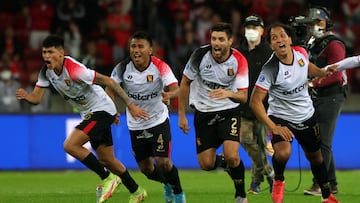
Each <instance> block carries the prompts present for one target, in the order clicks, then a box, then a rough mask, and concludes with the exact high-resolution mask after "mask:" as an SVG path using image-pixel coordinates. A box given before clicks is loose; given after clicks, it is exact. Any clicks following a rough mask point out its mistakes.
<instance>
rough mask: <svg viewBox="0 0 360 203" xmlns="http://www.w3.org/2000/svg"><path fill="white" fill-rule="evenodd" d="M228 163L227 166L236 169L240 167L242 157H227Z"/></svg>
mask: <svg viewBox="0 0 360 203" xmlns="http://www.w3.org/2000/svg"><path fill="white" fill-rule="evenodd" d="M226 162H227V164H228V165H229V166H230V167H232V168H234V167H236V166H238V165H239V163H240V157H239V156H230V157H227V158H226Z"/></svg>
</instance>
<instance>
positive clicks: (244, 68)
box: [232, 49, 249, 77]
mask: <svg viewBox="0 0 360 203" xmlns="http://www.w3.org/2000/svg"><path fill="white" fill-rule="evenodd" d="M232 54H233V55H234V57H235V58H236V61H237V63H238V69H237V73H236V75H239V76H246V77H248V71H249V70H248V62H247V60H246V58H245V56H244V55H242V54H241V53H240V51H238V50H236V49H232Z"/></svg>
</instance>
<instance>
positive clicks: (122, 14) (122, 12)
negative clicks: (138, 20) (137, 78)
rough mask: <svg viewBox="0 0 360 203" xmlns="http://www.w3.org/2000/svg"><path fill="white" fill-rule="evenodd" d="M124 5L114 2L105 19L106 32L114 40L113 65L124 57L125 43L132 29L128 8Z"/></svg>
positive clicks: (123, 2)
mask: <svg viewBox="0 0 360 203" xmlns="http://www.w3.org/2000/svg"><path fill="white" fill-rule="evenodd" d="M125 5H127V1H125V0H114V1H113V7H112V10H110V12H109V14H108V16H107V17H106V23H107V27H108V31H109V32H110V36H111V37H112V38H113V39H114V40H115V43H114V45H113V63H117V62H119V61H120V60H122V59H123V58H124V57H125V53H126V48H127V41H128V40H129V37H130V35H131V32H132V29H133V27H132V24H133V17H132V15H131V14H130V8H127V7H125Z"/></svg>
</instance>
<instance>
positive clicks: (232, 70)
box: [227, 68, 234, 76]
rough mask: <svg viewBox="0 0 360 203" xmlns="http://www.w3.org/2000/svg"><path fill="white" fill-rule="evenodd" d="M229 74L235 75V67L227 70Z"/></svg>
mask: <svg viewBox="0 0 360 203" xmlns="http://www.w3.org/2000/svg"><path fill="white" fill-rule="evenodd" d="M227 73H228V76H233V75H234V69H231V68H230V69H228V70H227Z"/></svg>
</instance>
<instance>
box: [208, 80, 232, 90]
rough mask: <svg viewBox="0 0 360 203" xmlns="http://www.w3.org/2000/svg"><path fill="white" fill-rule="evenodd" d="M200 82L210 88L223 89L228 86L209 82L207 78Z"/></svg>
mask: <svg viewBox="0 0 360 203" xmlns="http://www.w3.org/2000/svg"><path fill="white" fill-rule="evenodd" d="M202 82H203V84H204V85H206V86H208V87H209V88H210V89H219V88H222V89H225V88H227V87H228V86H225V85H220V84H218V83H215V82H210V81H207V80H203V81H202Z"/></svg>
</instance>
